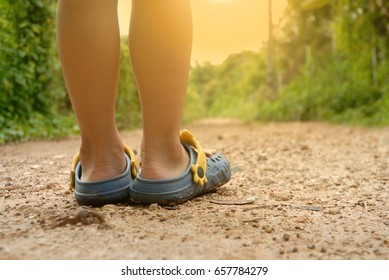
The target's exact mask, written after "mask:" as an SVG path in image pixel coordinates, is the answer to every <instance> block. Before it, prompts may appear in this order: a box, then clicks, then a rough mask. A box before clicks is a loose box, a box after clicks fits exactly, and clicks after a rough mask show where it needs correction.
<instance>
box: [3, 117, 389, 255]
mask: <svg viewBox="0 0 389 280" xmlns="http://www.w3.org/2000/svg"><path fill="white" fill-rule="evenodd" d="M188 128H189V129H190V130H191V131H192V132H193V133H194V135H195V136H196V137H197V139H198V140H199V141H200V142H201V143H202V145H203V146H204V147H213V148H216V149H218V150H221V151H222V153H223V154H224V155H226V156H227V157H228V158H229V159H230V161H231V166H232V173H233V175H232V176H233V177H232V179H231V181H230V182H229V183H228V184H227V185H225V186H223V187H221V188H219V189H218V191H217V192H216V193H212V194H208V195H205V196H202V197H199V198H195V199H193V200H192V201H189V202H187V203H185V204H182V205H177V206H170V207H160V206H158V205H150V206H146V205H140V204H138V203H135V202H133V201H129V202H128V203H127V204H121V205H106V206H104V207H101V208H93V209H92V208H87V207H79V206H78V205H77V204H76V202H75V199H74V197H73V194H72V193H70V192H69V190H68V185H67V184H68V176H69V171H68V169H69V163H70V160H71V158H72V156H73V154H74V153H75V152H77V149H78V145H79V140H78V137H72V138H69V139H65V140H60V141H36V142H28V143H20V144H7V145H2V146H0V156H1V158H0V221H1V226H0V258H1V259H389V203H388V201H389V172H388V170H389V129H388V128H383V129H368V128H350V127H345V126H338V125H329V124H322V123H277V124H260V123H242V122H239V121H231V120H203V121H201V122H198V123H196V124H193V125H191V126H189V127H188ZM122 135H123V139H124V141H125V143H127V144H128V145H130V146H131V147H132V148H133V149H134V150H136V151H138V152H139V148H138V145H139V143H140V140H141V131H139V130H137V131H130V132H125V133H123V134H122Z"/></svg>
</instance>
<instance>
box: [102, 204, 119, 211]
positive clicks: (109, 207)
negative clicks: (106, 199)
mask: <svg viewBox="0 0 389 280" xmlns="http://www.w3.org/2000/svg"><path fill="white" fill-rule="evenodd" d="M117 209H118V208H117V206H116V205H114V204H106V205H104V206H103V207H101V210H103V211H107V212H116V211H117Z"/></svg>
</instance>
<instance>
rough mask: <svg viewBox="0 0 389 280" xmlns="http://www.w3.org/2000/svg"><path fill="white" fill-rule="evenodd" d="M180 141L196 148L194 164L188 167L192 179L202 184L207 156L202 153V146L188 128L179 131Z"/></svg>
mask: <svg viewBox="0 0 389 280" xmlns="http://www.w3.org/2000/svg"><path fill="white" fill-rule="evenodd" d="M180 140H181V142H183V143H185V144H188V145H190V146H192V147H193V148H195V149H196V150H197V160H196V164H192V165H191V167H190V169H191V171H192V173H193V181H194V182H195V183H198V184H200V186H204V185H205V184H206V183H207V182H208V179H207V176H206V174H207V157H206V155H205V153H204V150H203V148H202V147H201V145H200V143H199V142H198V141H197V140H196V138H195V137H194V136H193V135H192V133H191V132H190V131H189V130H186V129H185V130H182V131H181V132H180Z"/></svg>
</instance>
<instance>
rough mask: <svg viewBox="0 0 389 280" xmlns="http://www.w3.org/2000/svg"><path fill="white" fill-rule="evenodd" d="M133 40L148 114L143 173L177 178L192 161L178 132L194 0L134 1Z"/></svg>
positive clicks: (132, 49)
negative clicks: (191, 0)
mask: <svg viewBox="0 0 389 280" xmlns="http://www.w3.org/2000/svg"><path fill="white" fill-rule="evenodd" d="M129 39H130V53H131V60H132V65H133V69H134V74H135V78H136V81H137V85H138V89H139V92H140V99H141V106H142V114H143V141H142V147H141V148H142V155H141V156H142V174H141V176H142V177H144V178H148V179H162V178H171V177H175V176H177V175H180V174H182V173H183V172H184V170H185V169H186V168H187V167H188V164H189V159H188V155H187V153H186V152H185V151H183V148H182V146H181V143H180V140H179V136H178V132H179V129H180V124H181V117H182V110H183V104H184V97H185V92H186V87H187V82H188V74H189V67H190V55H191V45H192V18H191V9H190V3H189V0H163V1H156V0H133V10H132V18H131V29H130V36H129Z"/></svg>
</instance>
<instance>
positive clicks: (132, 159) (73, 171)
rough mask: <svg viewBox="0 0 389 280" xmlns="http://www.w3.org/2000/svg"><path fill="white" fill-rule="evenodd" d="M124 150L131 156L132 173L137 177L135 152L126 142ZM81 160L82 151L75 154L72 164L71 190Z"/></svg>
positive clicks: (71, 189)
mask: <svg viewBox="0 0 389 280" xmlns="http://www.w3.org/2000/svg"><path fill="white" fill-rule="evenodd" d="M124 152H125V153H126V155H127V156H128V157H129V158H130V161H131V162H130V165H131V174H132V177H133V178H135V177H136V176H137V175H138V172H137V169H136V160H135V154H134V152H133V151H132V149H131V148H130V147H129V146H127V145H126V144H124ZM79 161H80V153H77V154H75V155H74V157H73V159H72V164H71V166H70V183H69V189H70V191H74V186H75V173H76V166H77V163H78V162H79Z"/></svg>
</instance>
